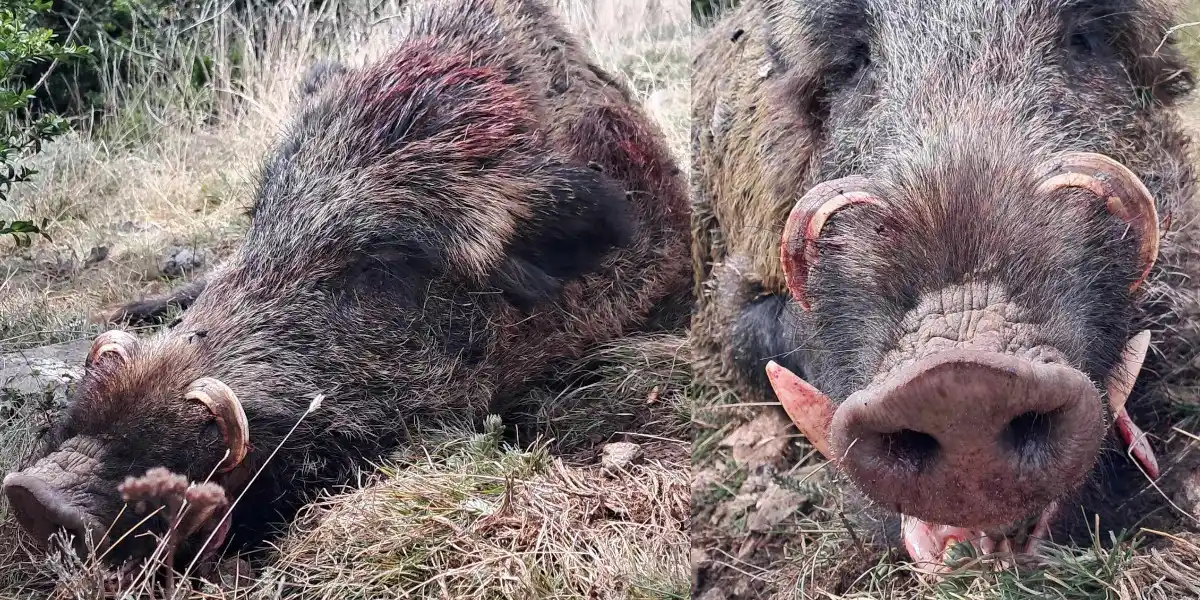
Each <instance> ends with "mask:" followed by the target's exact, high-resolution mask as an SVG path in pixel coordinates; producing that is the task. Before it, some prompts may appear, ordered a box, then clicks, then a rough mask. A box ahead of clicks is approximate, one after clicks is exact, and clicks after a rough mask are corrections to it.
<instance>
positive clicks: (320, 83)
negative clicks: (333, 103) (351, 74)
mask: <svg viewBox="0 0 1200 600" xmlns="http://www.w3.org/2000/svg"><path fill="white" fill-rule="evenodd" d="M348 70H349V69H347V68H346V66H345V65H343V64H342V63H339V62H336V61H331V60H318V61H317V62H315V63H313V64H312V65H311V66H310V67H308V70H307V71H305V72H304V76H303V77H301V78H300V85H299V88H298V91H299V94H300V97H301V98H307V97H309V96H311V95H313V94H315V93H317V92H319V91H321V90H322V89H323V88H324V87H325V85H326V84H327V83H329V81H330V80H332V79H334V78H336V77H339V76H341V75H343V74H345V73H346V72H347V71H348Z"/></svg>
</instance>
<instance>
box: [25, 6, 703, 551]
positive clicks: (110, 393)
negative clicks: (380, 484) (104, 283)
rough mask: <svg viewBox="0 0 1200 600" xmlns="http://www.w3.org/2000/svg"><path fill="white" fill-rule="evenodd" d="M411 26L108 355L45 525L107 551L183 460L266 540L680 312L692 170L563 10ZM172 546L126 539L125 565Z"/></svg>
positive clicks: (35, 465)
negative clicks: (407, 442)
mask: <svg viewBox="0 0 1200 600" xmlns="http://www.w3.org/2000/svg"><path fill="white" fill-rule="evenodd" d="M407 18H408V19H410V23H409V24H408V27H407V29H406V31H407V34H406V35H405V36H403V38H402V39H401V40H400V41H399V42H398V43H397V45H396V47H395V48H394V50H392V51H391V52H390V53H389V54H388V55H387V56H385V57H384V58H382V59H381V60H379V61H377V62H374V63H372V64H368V65H366V66H364V67H362V68H357V69H352V68H346V67H343V66H340V65H330V64H324V65H321V66H319V67H317V68H315V69H314V70H313V71H312V73H311V74H310V75H311V76H310V77H309V78H308V79H307V80H306V81H305V82H304V85H303V89H302V92H303V98H302V99H301V100H300V103H299V106H298V108H297V109H296V112H295V115H294V117H293V118H292V120H291V123H290V125H289V126H288V127H287V129H286V133H284V134H283V136H282V137H281V139H280V140H279V141H278V143H277V144H276V146H275V148H274V149H273V150H272V151H271V153H270V154H269V156H268V157H267V159H266V162H265V166H264V167H263V169H262V172H261V178H260V181H259V184H258V190H257V198H256V202H255V204H254V207H253V213H252V219H251V224H250V226H249V229H248V231H247V232H246V234H245V239H244V240H243V242H242V243H241V245H240V247H239V248H238V249H237V250H236V252H235V254H234V255H233V256H232V257H231V258H230V259H229V260H228V261H227V262H226V263H225V264H223V265H222V266H221V267H220V268H219V269H218V270H217V271H216V272H214V273H213V274H212V275H211V276H209V277H207V278H206V279H205V282H204V283H203V284H199V285H197V286H193V288H194V289H202V291H199V293H198V294H196V297H195V299H194V302H192V303H191V305H190V307H188V308H187V310H186V311H184V312H183V313H182V317H181V319H180V320H179V321H178V322H177V323H175V324H174V325H172V326H171V327H169V328H167V329H165V330H163V331H162V332H161V333H158V334H157V335H155V336H154V337H151V338H148V339H135V338H134V337H133V336H132V335H130V334H128V333H123V332H121V331H111V332H109V333H106V334H104V335H102V336H100V337H99V338H98V339H97V340H96V342H95V345H94V346H93V349H92V353H91V355H90V357H89V360H88V366H87V372H86V375H85V377H84V379H83V380H82V381H81V383H80V384H79V388H78V390H77V391H76V392H75V393H74V395H73V397H72V398H71V402H70V406H69V408H68V410H67V412H66V414H65V416H64V417H63V418H62V419H61V420H60V421H59V422H57V423H56V424H55V425H54V427H53V428H52V430H51V431H49V432H48V434H47V435H46V436H45V439H44V440H43V444H42V448H41V450H40V451H39V452H37V453H36V454H35V455H34V456H31V457H30V458H29V460H28V462H27V463H26V466H25V467H24V468H23V469H22V470H21V471H19V472H16V473H12V474H9V475H8V476H7V477H6V478H5V480H4V490H5V492H6V494H7V497H8V499H9V501H10V502H11V506H12V509H13V512H14V514H15V515H16V517H17V519H18V520H19V522H20V523H21V525H23V526H24V528H25V529H27V530H28V531H29V532H31V533H33V534H35V535H36V537H38V538H39V539H46V538H47V537H48V536H49V535H50V534H51V532H52V531H54V530H56V529H57V528H59V527H65V528H66V529H68V530H69V531H70V532H72V533H75V534H77V536H78V538H79V539H82V538H83V536H84V535H85V534H93V535H94V534H97V533H103V532H104V531H105V530H106V529H107V528H108V527H109V524H110V523H112V522H113V520H114V518H116V524H115V525H114V526H113V527H112V530H111V532H113V533H110V535H109V537H108V538H106V539H104V540H97V541H98V542H99V545H98V547H101V548H103V547H105V544H106V543H111V542H112V541H113V539H114V538H116V537H119V533H120V532H124V531H126V530H128V529H130V528H131V526H132V525H133V524H134V523H135V522H136V521H137V520H138V519H139V518H140V516H139V515H135V514H133V513H134V512H135V511H132V510H125V511H124V512H122V501H121V498H120V496H119V495H118V491H117V488H118V484H120V483H121V482H122V481H123V480H124V479H125V478H126V477H127V476H131V475H134V476H137V475H142V474H143V473H144V472H146V471H147V469H151V468H154V467H166V468H168V469H170V470H171V471H173V472H176V473H181V474H185V475H186V476H187V477H188V478H189V479H191V480H193V481H202V480H206V479H208V478H209V475H210V474H211V473H214V472H215V476H214V477H213V480H214V481H216V482H217V483H219V484H221V485H222V486H223V487H224V488H225V490H226V493H227V494H228V495H229V498H230V499H232V498H234V497H235V496H237V495H238V494H240V493H242V492H243V491H245V493H246V495H245V497H244V498H242V499H241V501H240V503H239V504H238V505H237V506H236V508H235V509H234V511H233V514H232V518H231V520H230V521H228V522H229V523H231V527H226V528H225V529H227V530H229V531H230V532H232V533H233V535H234V536H237V537H239V538H242V539H253V538H255V537H256V536H260V535H262V534H263V533H264V532H266V531H267V528H268V527H273V526H275V525H278V524H279V523H280V522H281V521H283V520H286V519H287V518H288V517H289V516H290V515H291V514H293V511H294V509H295V508H296V507H297V504H298V503H299V502H301V501H302V500H303V498H304V497H305V495H306V494H307V493H309V492H312V491H314V490H316V489H320V488H324V487H327V486H329V485H332V484H337V483H342V482H344V481H345V480H346V478H347V476H348V474H349V473H350V472H351V470H352V469H353V468H355V467H356V466H360V465H364V463H365V461H367V460H369V459H371V458H373V457H376V456H378V455H380V454H381V453H383V452H385V451H387V449H388V448H389V447H391V446H393V445H395V444H397V443H399V442H400V441H402V436H403V432H404V430H405V426H406V423H410V422H411V421H412V418H413V417H414V416H421V417H430V418H432V417H438V416H439V415H446V414H455V415H460V416H467V417H480V416H482V415H483V414H484V411H485V410H487V409H488V408H489V406H492V405H493V403H494V402H495V401H498V400H502V399H505V398H509V397H511V396H513V395H514V394H516V393H517V392H519V391H522V390H523V388H524V387H525V386H526V385H527V383H528V380H530V379H532V378H534V377H537V376H539V375H543V374H545V373H546V371H547V370H548V369H549V368H550V367H551V366H552V365H554V364H555V363H556V361H562V360H570V359H573V358H575V357H578V356H579V355H580V354H581V353H582V352H583V351H584V350H585V348H586V347H588V346H589V345H591V344H594V343H597V342H601V341H605V340H610V339H612V338H614V337H616V336H620V335H622V334H624V333H627V332H629V331H631V330H634V329H638V328H642V327H646V326H647V323H648V322H649V321H650V319H651V318H652V317H654V316H656V315H655V311H656V308H657V307H661V306H686V304H687V303H686V302H680V301H679V300H680V298H684V299H686V298H688V297H689V296H690V294H691V290H690V280H691V273H690V264H689V261H688V259H687V253H688V245H687V244H688V242H687V230H688V226H689V224H688V222H689V216H688V205H687V201H686V195H685V187H684V186H685V184H684V182H683V180H682V175H681V173H680V171H679V169H678V168H677V166H676V164H675V163H674V162H673V160H672V158H671V157H670V155H669V153H668V150H667V148H666V146H665V142H664V140H663V137H662V135H661V133H660V132H659V131H658V129H657V128H656V126H655V125H653V124H652V123H651V122H650V120H649V119H648V118H647V116H646V115H645V114H644V113H643V111H642V110H641V109H640V107H638V106H637V105H636V104H635V99H634V98H633V97H632V95H631V92H630V91H629V90H628V89H627V88H626V87H625V86H624V85H623V84H621V83H618V82H616V81H615V80H614V79H613V78H612V77H611V76H610V75H609V74H607V73H606V72H605V71H603V70H602V69H601V68H599V67H598V66H597V65H596V64H595V63H594V62H592V60H591V59H590V58H589V57H587V56H586V54H585V52H584V51H583V50H582V49H581V47H580V45H579V43H578V42H577V41H576V40H575V39H574V38H573V37H572V36H571V35H569V34H568V32H567V31H566V30H565V29H564V25H563V24H562V23H561V22H560V21H559V20H558V18H557V17H556V16H555V15H554V13H553V12H552V11H551V10H550V9H549V7H548V6H545V5H543V3H542V2H541V1H540V0H455V1H438V2H429V3H426V4H423V5H416V6H413V7H411V8H410V9H409V10H408V17H407ZM158 304H159V305H161V303H158ZM142 306H143V307H146V306H151V307H153V306H156V303H155V302H154V301H151V302H149V303H145V304H142ZM318 394H320V395H323V396H324V399H323V402H322V404H321V406H320V408H319V409H318V410H316V411H315V412H313V413H312V414H311V415H309V416H308V417H307V418H306V419H304V420H303V421H302V423H301V424H300V426H299V427H298V429H297V430H296V431H295V433H294V434H293V435H292V436H291V437H290V438H289V439H288V440H287V442H286V443H285V444H283V445H282V446H280V443H281V441H282V440H283V439H284V436H285V434H287V433H288V431H289V429H290V428H292V427H293V426H294V425H295V424H296V423H297V421H298V420H299V418H300V417H301V415H302V414H304V413H305V411H306V409H307V408H308V407H309V405H310V402H311V401H312V400H313V398H314V397H315V396H317V395H318ZM277 447H278V453H277V454H276V455H275V456H274V457H273V458H272V459H271V460H270V461H268V460H267V459H268V456H269V455H270V454H271V453H272V451H274V450H276V448H277ZM256 473H257V478H256V479H255V480H254V482H253V485H252V486H250V487H249V488H248V489H247V488H246V485H247V483H248V482H249V481H250V479H251V477H252V476H254V475H255V474H256ZM118 514H120V517H119V518H118ZM225 533H226V531H224V530H222V531H219V532H218V535H217V536H216V541H217V543H220V541H221V539H222V538H224V537H226V536H225ZM152 545H153V540H152V539H150V536H140V537H139V536H126V537H125V538H124V541H123V542H121V543H120V544H119V545H118V546H117V547H116V548H114V549H111V550H109V551H108V554H107V558H108V559H109V560H112V561H114V562H117V561H121V560H124V559H126V558H128V557H137V556H141V555H144V554H146V552H147V551H148V550H149V549H150V547H152Z"/></svg>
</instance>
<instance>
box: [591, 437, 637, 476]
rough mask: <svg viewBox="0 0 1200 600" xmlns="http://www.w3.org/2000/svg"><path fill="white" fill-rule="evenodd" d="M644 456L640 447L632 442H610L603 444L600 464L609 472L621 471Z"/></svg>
mask: <svg viewBox="0 0 1200 600" xmlns="http://www.w3.org/2000/svg"><path fill="white" fill-rule="evenodd" d="M644 457H645V452H643V451H642V447H641V446H639V445H637V444H634V443H633V442H612V443H610V444H605V445H604V450H603V451H602V454H601V456H600V464H601V465H602V466H603V467H604V470H606V471H609V472H614V471H623V470H625V469H626V468H627V467H629V465H631V464H634V463H637V462H640V461H641V460H642V458H644Z"/></svg>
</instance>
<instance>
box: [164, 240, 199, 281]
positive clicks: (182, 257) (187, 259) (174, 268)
mask: <svg viewBox="0 0 1200 600" xmlns="http://www.w3.org/2000/svg"><path fill="white" fill-rule="evenodd" d="M205 258H206V257H205V252H204V251H203V250H201V249H199V248H185V247H182V246H173V247H171V248H170V249H169V250H167V256H166V258H164V259H163V261H162V264H161V265H159V271H161V272H162V274H163V275H165V276H167V277H183V276H185V275H188V274H191V273H192V272H194V271H196V270H197V269H199V268H200V267H203V266H204V260H205Z"/></svg>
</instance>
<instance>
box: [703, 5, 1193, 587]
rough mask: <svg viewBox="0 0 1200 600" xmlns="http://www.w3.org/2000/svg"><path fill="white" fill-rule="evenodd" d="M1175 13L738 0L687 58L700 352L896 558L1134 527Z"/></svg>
mask: <svg viewBox="0 0 1200 600" xmlns="http://www.w3.org/2000/svg"><path fill="white" fill-rule="evenodd" d="M1173 16H1174V15H1173V13H1172V11H1171V10H1169V7H1167V6H1166V5H1164V4H1162V3H1160V2H1157V1H1137V0H1112V1H1103V2H1076V1H1071V0H1021V1H1019V2H978V3H969V4H963V3H961V2H955V1H950V0H944V1H943V0H935V1H933V2H915V1H907V0H816V1H813V0H808V1H799V0H761V1H756V0H748V1H746V2H743V3H742V5H741V6H740V7H739V8H738V9H737V10H736V11H735V12H733V13H731V14H730V15H727V16H726V17H725V18H724V20H723V21H721V22H719V23H717V24H716V25H715V26H714V27H713V28H712V30H711V34H710V35H709V37H708V39H707V40H706V41H705V43H704V46H703V48H702V50H701V52H700V53H699V54H698V56H697V58H696V59H695V65H696V68H697V75H696V77H695V79H694V94H695V99H696V101H695V104H694V112H693V121H692V128H693V144H694V148H696V149H697V154H696V156H695V163H694V176H695V189H694V191H693V193H694V205H693V209H694V213H693V216H694V224H693V230H694V235H695V239H694V243H693V260H694V263H693V264H694V267H695V269H696V276H697V283H698V284H699V285H698V288H697V290H698V293H699V294H701V296H702V297H701V298H699V300H698V302H699V306H698V312H697V315H696V317H695V318H694V319H693V328H694V329H693V330H694V335H695V339H696V346H697V351H698V352H700V353H701V354H702V355H703V357H704V358H703V360H702V363H701V365H699V366H700V367H701V368H702V370H703V371H704V372H705V373H707V377H709V378H712V379H714V380H717V381H722V382H725V383H727V384H729V385H732V386H734V387H736V388H737V389H739V390H740V391H741V392H743V394H744V396H749V397H750V398H749V399H750V400H753V397H754V396H755V395H757V396H758V397H759V398H760V399H769V398H771V397H772V392H773V391H774V392H777V393H778V395H777V396H775V397H777V398H778V399H779V400H780V401H781V403H782V404H783V405H784V407H785V408H786V409H787V410H788V413H789V414H790V416H791V417H792V419H793V421H794V422H796V424H797V425H798V426H799V428H800V429H801V430H802V432H803V433H805V434H806V436H807V437H808V438H809V440H810V441H811V442H812V443H813V445H814V446H815V447H816V448H817V449H818V450H820V451H821V452H822V453H824V454H825V456H826V457H828V458H829V459H831V460H832V461H834V462H835V463H836V464H837V466H838V467H839V472H840V473H842V474H843V475H844V476H845V477H846V478H847V479H849V481H850V482H851V483H852V484H853V487H854V489H855V490H856V491H857V492H861V494H862V495H863V496H865V497H866V498H868V499H870V500H872V501H873V505H874V506H875V507H877V508H878V509H882V511H883V512H884V513H885V516H886V518H885V519H884V523H885V524H886V525H887V526H888V527H886V528H885V529H884V530H883V531H882V533H884V534H885V535H886V536H887V541H888V542H889V543H896V542H899V541H902V543H903V545H904V546H905V547H906V548H907V550H908V552H909V554H910V555H911V557H912V558H913V559H916V560H917V561H918V562H921V561H929V562H932V563H937V564H940V563H941V559H942V558H943V552H944V550H946V549H947V548H948V547H949V546H950V544H951V543H952V542H955V541H964V540H965V541H970V542H972V543H973V544H974V545H975V546H976V547H977V548H978V549H979V550H983V551H992V550H1006V549H1011V550H1013V551H1017V552H1020V551H1022V550H1026V549H1028V548H1029V547H1030V546H1031V545H1032V543H1033V542H1035V541H1036V540H1037V539H1039V538H1041V537H1044V536H1045V535H1047V534H1048V533H1049V534H1052V535H1053V536H1054V537H1055V539H1056V540H1057V541H1065V540H1067V539H1076V540H1077V541H1079V542H1082V543H1088V542H1089V540H1090V538H1089V537H1088V535H1087V524H1091V523H1092V519H1093V517H1094V516H1097V515H1098V516H1099V518H1100V522H1101V523H1102V527H1105V528H1109V527H1111V528H1114V529H1119V528H1121V527H1122V526H1124V525H1127V524H1129V523H1131V519H1137V518H1140V517H1143V516H1146V511H1145V510H1142V509H1139V508H1138V505H1137V503H1135V502H1131V501H1130V498H1131V497H1133V496H1135V495H1137V493H1138V492H1140V491H1144V490H1145V489H1146V488H1147V487H1148V481H1149V480H1150V479H1154V478H1155V477H1157V476H1158V475H1159V470H1160V465H1159V463H1158V462H1157V461H1156V458H1155V452H1160V454H1161V451H1162V450H1163V448H1162V447H1161V445H1160V442H1158V441H1156V437H1155V436H1156V435H1157V436H1163V435H1165V434H1166V433H1169V431H1170V425H1171V424H1170V421H1169V419H1168V418H1167V411H1166V408H1167V406H1168V404H1169V402H1170V398H1169V397H1168V392H1167V390H1168V387H1169V386H1171V385H1172V384H1174V383H1178V382H1180V381H1183V380H1185V379H1187V378H1189V377H1193V376H1194V375H1196V373H1195V372H1194V369H1192V368H1190V367H1189V364H1190V362H1191V360H1192V358H1193V356H1194V354H1193V353H1194V350H1193V348H1194V347H1195V344H1196V342H1197V341H1200V339H1197V337H1198V336H1197V331H1196V328H1195V327H1194V325H1193V324H1192V323H1191V321H1190V320H1191V319H1192V318H1194V317H1196V314H1197V304H1196V295H1195V288H1194V286H1195V283H1194V282H1193V281H1191V280H1190V278H1189V275H1196V274H1197V273H1198V271H1197V268H1198V267H1200V263H1197V261H1196V250H1197V244H1198V243H1200V240H1197V239H1196V233H1195V231H1196V229H1195V228H1196V224H1195V221H1194V216H1195V210H1194V205H1193V203H1192V194H1193V180H1192V177H1193V173H1192V168H1191V167H1190V165H1189V163H1188V157H1187V140H1186V138H1185V136H1184V135H1183V134H1182V132H1181V126H1180V124H1179V123H1178V122H1177V120H1176V117H1175V116H1174V114H1173V113H1172V112H1170V111H1169V107H1170V106H1171V105H1172V104H1173V103H1174V102H1175V101H1176V100H1177V99H1179V98H1180V97H1182V96H1183V95H1185V94H1186V93H1187V92H1188V91H1190V88H1191V85H1192V76H1191V73H1190V71H1189V70H1188V67H1187V65H1186V63H1185V61H1184V60H1183V59H1182V58H1181V57H1180V55H1179V54H1178V53H1177V50H1175V49H1174V48H1173V47H1172V46H1171V44H1170V43H1163V42H1164V35H1165V33H1166V31H1167V29H1168V26H1169V25H1170V24H1171V23H1172V18H1173ZM1148 348H1149V351H1148ZM1143 359H1144V360H1145V363H1144V364H1143ZM1139 372H1140V374H1141V375H1140V377H1139ZM1135 382H1136V385H1135ZM772 386H773V389H772ZM742 399H743V400H744V401H745V400H747V398H746V397H743V398H742ZM1126 401H1127V403H1126ZM1135 423H1136V425H1135ZM1139 426H1140V427H1141V429H1139ZM1143 431H1144V432H1146V433H1149V434H1152V435H1150V436H1146V435H1144V434H1143ZM1160 439H1161V438H1160ZM1152 496H1153V497H1157V492H1154V491H1150V492H1148V493H1145V494H1140V496H1139V497H1141V498H1143V499H1146V500H1151V499H1152V498H1150V497H1152ZM1081 508H1082V510H1081ZM1169 513H1170V509H1166V510H1163V511H1159V513H1158V514H1160V515H1166V514H1169ZM1102 537H1104V538H1105V539H1106V540H1107V539H1108V538H1107V536H1102Z"/></svg>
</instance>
